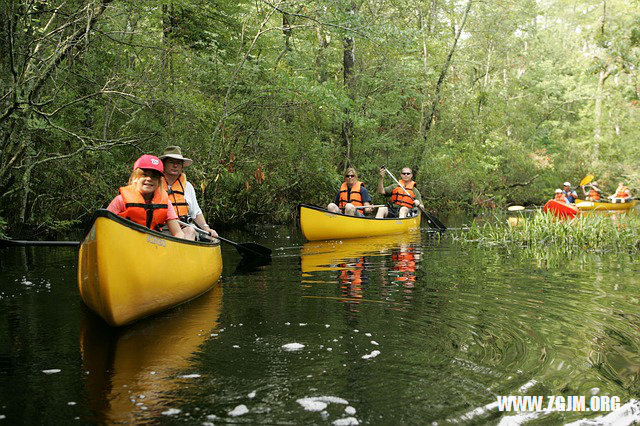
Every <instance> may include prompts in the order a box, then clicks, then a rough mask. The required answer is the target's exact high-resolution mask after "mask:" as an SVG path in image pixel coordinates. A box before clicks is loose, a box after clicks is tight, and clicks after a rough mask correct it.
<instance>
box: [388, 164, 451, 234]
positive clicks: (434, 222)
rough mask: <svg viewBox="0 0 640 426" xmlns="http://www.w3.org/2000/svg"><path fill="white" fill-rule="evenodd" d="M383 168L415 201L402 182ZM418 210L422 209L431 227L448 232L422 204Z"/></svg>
mask: <svg viewBox="0 0 640 426" xmlns="http://www.w3.org/2000/svg"><path fill="white" fill-rule="evenodd" d="M382 168H383V169H384V170H385V172H387V174H388V175H389V176H391V179H393V181H394V182H395V183H396V184H398V186H399V187H400V188H402V190H403V191H404V193H405V194H407V196H409V198H411V199H412V200H414V201H415V198H413V197H412V196H411V194H409V192H408V191H407V190H406V189H405V187H404V186H402V185H400V182H398V179H396V178H395V176H393V174H391V172H390V171H389V169H387V168H386V167H385V166H382ZM418 208H419V209H420V211H421V212H422V214H423V215H424V217H425V218H426V219H427V224H429V226H430V227H431V228H433V229H437V230H438V231H440V232H442V231H446V230H447V227H446V226H444V225H443V224H442V222H440V221H439V220H438V218H436V217H435V216H431V215H430V214H429V213H427V211H426V210H425V209H424V207H423V206H422V203H420V205H418Z"/></svg>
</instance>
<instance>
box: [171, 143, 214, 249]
mask: <svg viewBox="0 0 640 426" xmlns="http://www.w3.org/2000/svg"><path fill="white" fill-rule="evenodd" d="M160 159H161V160H162V162H163V163H164V178H163V179H162V187H163V188H164V189H165V191H167V193H168V194H169V200H171V203H172V204H173V208H174V210H175V211H176V214H177V215H178V217H179V218H180V220H181V221H182V222H187V223H191V222H194V223H195V224H196V225H198V227H199V228H200V229H203V230H205V231H207V232H208V233H209V235H211V236H212V237H213V238H217V237H218V233H217V232H216V231H215V230H213V229H211V228H210V227H209V225H208V224H207V221H206V220H205V218H204V215H203V214H202V210H201V209H200V206H199V205H198V200H197V198H196V191H195V189H194V188H193V185H192V184H191V182H189V181H187V176H186V175H185V174H184V173H183V170H184V168H185V167H187V166H190V165H191V163H193V161H192V160H191V159H189V158H185V157H183V156H182V150H181V149H180V147H179V146H175V145H172V146H168V147H167V148H166V149H165V150H164V152H163V153H162V155H160ZM182 230H183V231H184V233H185V236H186V238H187V239H189V240H195V239H196V231H195V229H193V228H192V227H189V226H185V227H184V228H183V229H182Z"/></svg>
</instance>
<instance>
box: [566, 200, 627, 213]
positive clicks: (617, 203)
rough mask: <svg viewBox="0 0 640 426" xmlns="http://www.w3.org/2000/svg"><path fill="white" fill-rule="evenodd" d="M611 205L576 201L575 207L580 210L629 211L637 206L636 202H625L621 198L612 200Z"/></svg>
mask: <svg viewBox="0 0 640 426" xmlns="http://www.w3.org/2000/svg"><path fill="white" fill-rule="evenodd" d="M613 201H614V202H612V203H604V202H593V201H585V200H576V207H577V208H578V209H580V210H585V211H589V210H629V209H632V208H634V207H635V206H636V204H638V201H637V200H630V201H626V200H624V199H622V198H614V199H613Z"/></svg>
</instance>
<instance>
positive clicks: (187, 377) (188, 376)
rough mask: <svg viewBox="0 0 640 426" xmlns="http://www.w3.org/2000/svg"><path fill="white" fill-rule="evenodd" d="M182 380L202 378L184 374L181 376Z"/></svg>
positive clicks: (198, 375) (196, 375) (197, 375)
mask: <svg viewBox="0 0 640 426" xmlns="http://www.w3.org/2000/svg"><path fill="white" fill-rule="evenodd" d="M179 377H180V378H181V379H197V378H198V377H202V376H201V375H200V374H197V373H196V374H183V375H182V376H179Z"/></svg>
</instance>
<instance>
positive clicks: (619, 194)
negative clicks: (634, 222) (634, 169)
mask: <svg viewBox="0 0 640 426" xmlns="http://www.w3.org/2000/svg"><path fill="white" fill-rule="evenodd" d="M609 198H612V199H614V201H615V199H616V198H617V199H619V200H621V201H622V202H623V203H624V202H625V201H627V200H628V199H629V198H631V191H629V188H627V187H626V186H625V184H624V182H620V183H618V187H617V188H616V192H615V193H613V195H609Z"/></svg>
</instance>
